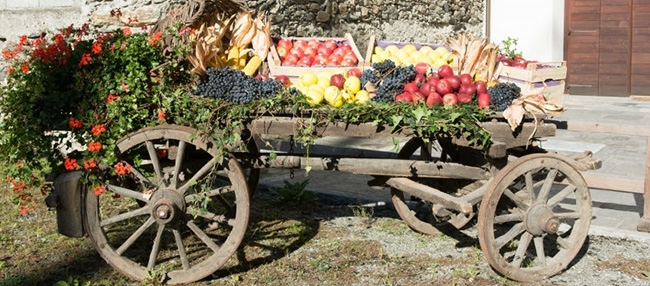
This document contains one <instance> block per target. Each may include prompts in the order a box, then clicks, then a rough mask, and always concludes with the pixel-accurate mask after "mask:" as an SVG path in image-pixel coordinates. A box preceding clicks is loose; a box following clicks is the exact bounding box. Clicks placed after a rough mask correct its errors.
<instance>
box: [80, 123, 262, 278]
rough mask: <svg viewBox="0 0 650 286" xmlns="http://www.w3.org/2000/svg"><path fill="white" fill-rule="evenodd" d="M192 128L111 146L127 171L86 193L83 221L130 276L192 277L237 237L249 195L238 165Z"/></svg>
mask: <svg viewBox="0 0 650 286" xmlns="http://www.w3.org/2000/svg"><path fill="white" fill-rule="evenodd" d="M193 135H196V131H195V130H193V129H191V128H187V127H182V126H173V125H164V126H158V127H152V128H144V129H141V130H139V131H137V132H134V133H132V134H130V135H128V136H126V137H124V138H123V139H122V140H120V141H118V142H117V144H116V147H117V150H116V151H118V153H119V155H118V158H119V159H120V160H121V161H120V162H121V163H122V164H123V166H127V167H126V169H125V168H122V170H127V171H126V172H127V173H126V175H123V176H114V177H112V178H110V179H109V180H108V182H107V183H106V185H105V186H106V193H104V194H101V195H99V196H98V195H96V194H94V192H92V191H89V192H87V195H86V204H85V210H84V221H85V224H86V229H87V231H88V234H89V236H90V238H91V240H92V242H93V244H94V245H95V248H96V249H97V251H98V252H99V254H100V255H101V256H102V257H103V258H104V259H105V260H106V261H107V262H108V263H109V264H110V265H111V266H113V267H114V268H115V269H117V270H118V271H119V272H121V273H123V274H125V275H127V276H129V277H131V278H133V279H136V280H143V279H145V278H147V277H151V275H161V276H162V277H161V279H167V282H168V283H170V284H177V283H190V282H194V281H197V280H199V279H202V278H204V277H206V276H208V275H210V274H212V273H213V272H215V271H216V270H218V269H219V268H221V267H222V266H223V265H224V263H226V261H227V260H228V259H229V258H230V256H232V254H233V253H234V252H235V251H236V250H237V248H238V247H239V244H240V243H241V241H242V240H243V237H244V234H245V232H246V227H247V225H248V219H249V212H250V209H249V207H250V204H249V203H250V202H249V196H248V195H249V192H248V186H247V184H246V179H245V177H244V174H243V171H242V169H241V167H240V164H239V163H238V161H237V160H236V159H234V157H232V156H227V157H225V158H224V157H223V156H221V155H219V154H220V153H219V152H218V151H217V150H215V148H214V143H213V142H212V141H211V140H210V139H207V138H194V139H191V138H192V136H193ZM160 150H169V153H168V154H167V155H168V156H167V157H163V156H160V152H159V151H160ZM118 164H119V163H118ZM111 173H114V172H111Z"/></svg>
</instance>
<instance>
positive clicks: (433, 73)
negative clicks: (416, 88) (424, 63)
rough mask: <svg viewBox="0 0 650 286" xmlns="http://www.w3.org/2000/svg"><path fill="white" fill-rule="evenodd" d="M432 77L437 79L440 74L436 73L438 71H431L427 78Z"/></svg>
mask: <svg viewBox="0 0 650 286" xmlns="http://www.w3.org/2000/svg"><path fill="white" fill-rule="evenodd" d="M433 77H435V78H437V79H439V78H440V75H439V74H438V72H432V73H431V75H430V76H429V78H433Z"/></svg>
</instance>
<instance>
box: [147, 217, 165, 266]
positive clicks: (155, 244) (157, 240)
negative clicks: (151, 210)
mask: <svg viewBox="0 0 650 286" xmlns="http://www.w3.org/2000/svg"><path fill="white" fill-rule="evenodd" d="M164 230H165V225H164V224H160V225H158V231H157V232H156V238H155V239H154V240H153V247H152V248H151V254H149V263H148V264H147V269H149V270H151V269H153V267H154V265H156V257H158V250H160V241H161V240H162V234H163V231H164Z"/></svg>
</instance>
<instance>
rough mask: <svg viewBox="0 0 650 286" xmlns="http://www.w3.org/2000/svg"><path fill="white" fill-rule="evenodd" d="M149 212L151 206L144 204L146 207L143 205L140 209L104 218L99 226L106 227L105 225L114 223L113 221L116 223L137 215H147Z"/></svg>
mask: <svg viewBox="0 0 650 286" xmlns="http://www.w3.org/2000/svg"><path fill="white" fill-rule="evenodd" d="M148 213H149V206H144V207H141V208H139V209H135V210H132V211H128V212H125V213H121V214H118V215H116V216H113V217H111V218H107V219H104V220H102V221H101V222H100V223H99V226H101V227H104V226H107V225H109V224H113V223H116V222H120V221H123V220H127V219H130V218H134V217H136V216H141V215H146V214H148Z"/></svg>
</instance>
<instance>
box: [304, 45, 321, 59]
mask: <svg viewBox="0 0 650 286" xmlns="http://www.w3.org/2000/svg"><path fill="white" fill-rule="evenodd" d="M317 54H318V49H316V48H313V47H311V46H309V47H307V48H306V49H305V51H304V52H303V56H314V57H315V56H316V55H317Z"/></svg>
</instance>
